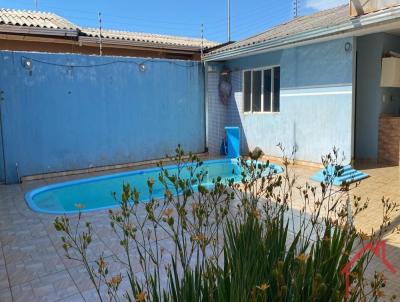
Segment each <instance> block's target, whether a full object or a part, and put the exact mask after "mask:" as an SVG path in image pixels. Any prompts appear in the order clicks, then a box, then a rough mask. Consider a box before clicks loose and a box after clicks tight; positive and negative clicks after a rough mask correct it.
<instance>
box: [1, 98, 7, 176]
mask: <svg viewBox="0 0 400 302" xmlns="http://www.w3.org/2000/svg"><path fill="white" fill-rule="evenodd" d="M0 104H1V93H0ZM1 124H2V123H1V110H0V183H4V182H5V180H6V173H5V170H4V154H3V135H2V132H3V131H2V129H1Z"/></svg>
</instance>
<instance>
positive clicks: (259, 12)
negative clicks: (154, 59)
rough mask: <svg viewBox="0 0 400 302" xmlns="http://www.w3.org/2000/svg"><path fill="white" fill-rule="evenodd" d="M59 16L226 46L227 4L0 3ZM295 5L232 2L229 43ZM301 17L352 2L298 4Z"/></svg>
mask: <svg viewBox="0 0 400 302" xmlns="http://www.w3.org/2000/svg"><path fill="white" fill-rule="evenodd" d="M35 2H37V8H38V10H40V11H48V12H53V13H56V14H58V15H60V16H62V17H64V18H66V19H68V20H69V21H71V22H73V23H75V24H76V25H79V26H82V27H98V25H99V22H98V13H99V12H101V15H102V25H103V28H107V29H116V30H127V31H139V32H150V33H158V34H170V35H180V36H188V37H201V27H202V26H201V25H202V24H203V33H204V37H205V38H206V39H208V40H213V41H218V42H226V41H227V21H226V19H227V17H226V16H227V4H226V3H227V0H202V1H198V0H197V1H195V0H140V1H139V0H96V1H95V0H36V1H35V0H0V7H1V8H14V9H27V10H35V7H36V4H35ZM292 3H293V0H231V40H233V41H236V40H240V39H243V38H246V37H249V36H251V35H254V34H257V33H260V32H262V31H265V30H266V29H268V28H269V27H272V26H274V25H277V24H279V23H282V22H285V21H288V20H290V19H291V18H292V17H293V4H292ZM299 3H300V5H299V6H300V10H299V13H300V15H305V14H310V13H312V12H315V11H318V10H323V9H327V8H330V7H335V6H338V5H340V4H343V3H348V0H299Z"/></svg>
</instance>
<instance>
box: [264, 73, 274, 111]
mask: <svg viewBox="0 0 400 302" xmlns="http://www.w3.org/2000/svg"><path fill="white" fill-rule="evenodd" d="M271 73H272V72H271V69H268V70H264V111H265V112H271V91H272V87H271V85H272V78H271V76H272V75H271Z"/></svg>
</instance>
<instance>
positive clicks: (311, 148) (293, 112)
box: [207, 38, 353, 162]
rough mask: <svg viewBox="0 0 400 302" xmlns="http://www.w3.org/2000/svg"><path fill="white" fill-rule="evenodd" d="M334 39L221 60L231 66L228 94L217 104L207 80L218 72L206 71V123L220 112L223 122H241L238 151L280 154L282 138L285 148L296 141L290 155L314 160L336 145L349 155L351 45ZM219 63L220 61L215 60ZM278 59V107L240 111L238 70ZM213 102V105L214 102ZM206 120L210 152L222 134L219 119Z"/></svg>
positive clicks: (241, 71) (350, 141)
mask: <svg viewBox="0 0 400 302" xmlns="http://www.w3.org/2000/svg"><path fill="white" fill-rule="evenodd" d="M346 43H351V44H352V43H353V39H352V38H349V39H339V40H334V41H330V42H324V43H319V44H313V45H308V46H302V47H296V48H289V49H285V50H282V51H276V52H270V53H265V54H259V55H254V56H249V57H244V58H239V59H235V60H231V61H227V62H225V63H223V64H224V65H225V66H227V67H229V69H230V70H232V73H231V76H232V84H233V96H232V98H231V100H230V103H229V105H228V106H224V105H221V103H220V101H219V99H218V94H217V92H216V91H213V89H212V87H214V88H215V86H216V85H213V83H210V82H211V81H213V80H214V81H216V80H217V78H218V75H217V73H216V72H214V73H213V74H212V75H211V76H210V74H209V80H208V87H209V89H208V100H207V101H208V107H209V108H210V107H214V108H215V107H216V106H219V110H216V111H215V112H210V110H209V119H208V120H209V124H211V121H212V120H215V119H216V117H215V115H217V114H218V115H219V116H220V119H219V120H220V121H223V123H225V124H226V125H229V126H235V125H236V126H240V127H241V128H242V138H243V139H242V151H243V152H246V151H247V150H249V149H250V150H251V149H253V148H255V147H257V146H258V147H260V148H261V149H262V150H263V151H264V153H266V154H268V155H272V156H281V155H282V153H281V152H280V150H279V149H278V148H277V147H276V145H277V144H278V143H282V144H283V146H285V148H286V150H287V151H288V152H291V150H292V149H293V148H294V147H296V149H297V152H296V155H295V158H296V159H298V160H303V161H310V162H320V161H321V156H322V155H325V154H327V153H329V152H330V151H332V149H333V147H337V148H339V149H340V151H341V152H343V153H344V156H345V160H346V161H350V159H351V157H352V120H353V110H352V107H353V93H352V75H353V70H352V63H353V53H352V50H349V51H346V50H345V45H346ZM221 64H222V63H221ZM273 65H280V67H281V105H280V108H281V110H280V112H279V113H258V114H247V113H246V114H244V112H243V96H242V74H243V70H246V69H251V68H259V67H268V66H273ZM215 103H219V105H215ZM212 126H213V125H212V124H211V125H210V126H209V128H210V129H209V133H208V145H209V148H210V152H211V153H213V152H215V153H218V152H219V148H220V144H221V140H222V138H223V125H221V122H220V123H219V124H218V125H217V128H213V127H212Z"/></svg>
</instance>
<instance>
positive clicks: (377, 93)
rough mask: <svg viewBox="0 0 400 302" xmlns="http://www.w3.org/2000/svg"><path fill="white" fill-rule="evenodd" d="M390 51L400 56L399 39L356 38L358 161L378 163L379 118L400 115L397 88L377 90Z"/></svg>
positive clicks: (383, 37) (372, 36)
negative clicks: (384, 61)
mask: <svg viewBox="0 0 400 302" xmlns="http://www.w3.org/2000/svg"><path fill="white" fill-rule="evenodd" d="M389 50H393V51H396V52H400V37H396V36H392V35H388V34H384V33H380V34H373V35H368V36H364V37H359V38H357V100H356V149H355V150H356V154H355V155H356V158H357V159H368V160H376V159H377V157H378V130H379V116H380V114H381V113H386V114H399V111H400V88H381V87H380V80H381V67H382V56H383V54H384V53H385V52H386V51H389Z"/></svg>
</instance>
